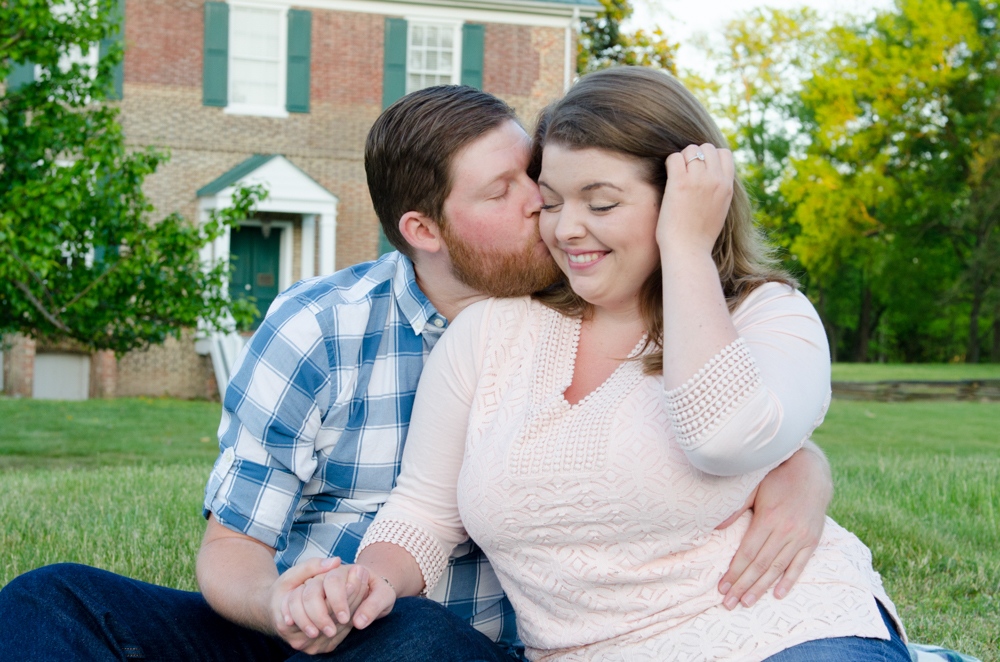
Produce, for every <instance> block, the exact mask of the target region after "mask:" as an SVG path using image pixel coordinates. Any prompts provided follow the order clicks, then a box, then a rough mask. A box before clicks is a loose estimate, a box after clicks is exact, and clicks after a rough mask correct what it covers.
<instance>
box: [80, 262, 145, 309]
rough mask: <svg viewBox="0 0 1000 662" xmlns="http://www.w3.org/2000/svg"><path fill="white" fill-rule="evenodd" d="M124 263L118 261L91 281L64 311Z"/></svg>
mask: <svg viewBox="0 0 1000 662" xmlns="http://www.w3.org/2000/svg"><path fill="white" fill-rule="evenodd" d="M122 262H123V260H118V261H117V262H115V263H114V264H113V265H112V266H111V268H110V269H108V270H107V271H105V272H104V273H103V274H101V275H100V276H98V277H97V278H95V279H94V280H92V281H90V285H87V287H85V288H83V290H81V291H80V293H79V294H77V295H76V296H75V297H73V298H72V299H70V300H69V303H67V304H65V305H64V306H63V307H62V310H63V311H64V312H65V310H66V309H67V308H69V307H70V306H72V305H73V304H74V303H76V302H77V301H79V300H80V299H81V298H82V297H83V295H85V294H86V293H87V292H89V291H90V289H91V288H92V287H94V285H97V284H98V283H100V282H101V280H102V279H103V278H104V277H105V276H107V275H108V274H110V273H111V272H112V271H114V270H115V269H117V268H118V265H120V264H121V263H122ZM161 262H162V260H161Z"/></svg>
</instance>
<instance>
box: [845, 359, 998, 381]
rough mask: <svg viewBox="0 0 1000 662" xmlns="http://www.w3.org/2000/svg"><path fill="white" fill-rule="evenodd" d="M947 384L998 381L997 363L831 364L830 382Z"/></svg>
mask: <svg viewBox="0 0 1000 662" xmlns="http://www.w3.org/2000/svg"><path fill="white" fill-rule="evenodd" d="M894 379H898V380H913V381H923V382H937V381H941V382H950V381H961V380H965V379H1000V363H975V364H972V365H969V364H967V363H834V364H833V380H834V381H839V382H881V381H889V380H894Z"/></svg>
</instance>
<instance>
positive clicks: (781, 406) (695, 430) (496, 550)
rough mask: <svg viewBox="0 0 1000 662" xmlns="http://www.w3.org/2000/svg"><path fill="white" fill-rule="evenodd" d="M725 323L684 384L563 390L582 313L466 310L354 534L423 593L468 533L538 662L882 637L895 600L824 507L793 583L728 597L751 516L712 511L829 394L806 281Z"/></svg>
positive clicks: (627, 378) (714, 655)
mask: <svg viewBox="0 0 1000 662" xmlns="http://www.w3.org/2000/svg"><path fill="white" fill-rule="evenodd" d="M733 321H734V323H735V326H736V328H737V330H738V332H739V334H740V339H739V340H737V341H736V342H734V343H733V344H732V345H730V346H729V347H727V348H726V350H725V351H723V352H722V353H721V354H720V355H718V356H716V357H715V358H714V359H712V360H711V361H710V362H709V363H708V364H707V365H706V366H705V367H704V369H702V370H701V371H699V373H698V374H697V375H695V376H693V377H692V378H691V379H690V380H689V381H688V382H687V383H686V384H684V385H683V386H682V387H680V388H678V389H676V390H674V391H670V392H666V393H665V392H664V390H663V386H662V378H661V377H659V376H645V375H643V373H642V365H641V363H640V362H638V361H626V362H624V363H622V364H621V366H620V367H619V368H618V369H617V370H616V371H615V372H614V373H613V374H612V375H611V376H610V377H609V378H608V380H607V381H606V382H605V383H604V384H603V385H601V386H600V387H599V388H598V389H597V390H595V391H594V392H593V393H591V394H590V395H589V396H587V397H586V398H585V399H584V400H582V401H581V402H579V403H577V404H576V405H570V404H569V403H568V402H567V401H566V400H565V398H563V395H562V394H563V392H564V391H565V389H566V388H567V387H568V386H569V384H570V382H571V381H572V376H573V369H574V361H575V356H576V344H577V339H578V337H579V328H580V324H579V321H578V320H575V319H572V318H568V317H564V316H562V315H560V314H558V313H555V312H553V311H552V310H550V309H548V308H545V307H544V306H542V305H541V304H539V303H537V302H534V301H531V300H528V299H514V300H493V301H488V302H482V303H480V304H476V305H474V306H472V307H470V308H469V309H467V310H466V311H465V312H463V313H462V314H461V315H459V316H458V318H457V319H456V320H455V322H454V323H453V325H452V328H451V329H449V331H448V332H447V333H446V334H445V335H444V336H443V337H442V339H441V341H440V342H439V343H438V345H437V347H436V348H435V350H434V351H433V352H432V354H431V357H430V359H429V361H428V365H427V366H426V368H425V369H424V372H423V375H422V377H421V381H420V387H419V389H418V392H417V400H416V405H415V407H414V415H413V419H412V422H411V426H410V432H409V438H408V440H407V444H406V449H405V451H404V455H403V468H402V473H401V474H400V476H399V480H398V483H397V487H396V488H395V489H394V490H393V492H392V495H391V496H390V497H389V500H388V502H387V503H386V504H385V505H384V506H383V507H382V509H381V510H380V511H379V513H378V516H377V517H376V519H375V522H374V523H373V524H372V526H371V527H370V528H369V529H368V533H367V535H366V536H365V538H364V540H363V541H362V548H364V547H365V546H367V545H369V544H371V543H373V542H377V541H383V542H392V543H395V544H397V545H400V546H401V547H403V548H404V549H407V550H408V551H409V552H410V553H411V554H412V555H413V556H414V558H415V559H416V560H417V562H418V564H419V566H420V569H421V572H422V573H423V575H424V580H425V582H426V584H427V587H428V591H429V590H431V589H433V587H434V585H435V583H436V582H437V580H438V578H439V577H440V575H441V571H442V569H443V567H444V563H445V561H446V559H447V557H448V554H449V553H450V551H451V549H452V548H453V546H454V545H456V544H457V543H460V542H463V541H464V540H466V539H467V537H468V536H471V537H472V539H473V540H475V541H476V542H477V543H478V544H479V545H480V546H481V547H482V548H483V549H484V550H485V551H486V554H487V555H488V556H489V559H490V561H491V563H492V564H493V567H494V569H495V570H496V572H497V575H498V577H499V578H500V582H501V584H502V585H503V588H504V590H505V591H506V592H507V595H508V597H509V598H510V600H511V602H512V604H513V605H514V609H515V611H516V613H517V622H518V629H519V634H520V636H521V639H522V640H523V641H524V643H525V644H526V645H527V646H528V650H527V655H528V658H529V659H531V660H560V661H566V662H568V661H570V660H618V659H621V660H626V659H627V660H657V661H660V660H691V661H694V660H746V661H756V660H763V659H764V658H766V657H768V656H770V655H773V654H774V653H776V652H778V651H780V650H783V649H785V648H788V647H790V646H793V645H795V644H799V643H802V642H805V641H809V640H813V639H819V638H825V637H841V636H862V637H876V638H882V639H887V638H888V632H887V630H886V627H885V625H884V624H883V622H882V619H881V618H880V616H879V612H878V609H877V606H876V602H875V599H876V598H878V600H880V601H881V602H882V603H883V604H884V605H885V606H886V607H887V609H889V611H890V612H891V613H893V615H895V608H894V606H893V605H892V603H891V601H890V600H889V598H888V597H887V596H886V594H885V592H884V590H883V588H882V583H881V579H880V578H879V576H878V574H877V573H876V572H875V571H874V570H873V569H872V566H871V554H870V553H869V551H868V549H867V548H866V547H865V546H864V545H863V544H862V543H861V541H859V540H858V539H857V538H856V537H855V536H853V535H852V534H850V533H849V532H847V531H845V530H844V529H843V528H841V527H840V526H838V525H837V524H836V523H835V522H833V521H832V520H828V521H827V526H826V531H825V533H824V536H823V540H822V542H821V544H820V547H819V549H818V550H817V552H816V554H815V556H814V557H813V558H812V560H810V562H809V565H808V566H807V568H806V570H805V572H804V573H803V575H802V578H801V579H800V580H799V582H798V584H797V585H796V586H795V588H794V589H793V590H792V591H791V592H790V593H789V595H788V596H787V597H786V598H785V599H783V600H777V599H775V598H774V596H773V595H772V594H771V592H768V593H767V594H765V595H764V596H763V597H762V598H761V599H760V600H759V601H758V602H757V603H756V604H755V605H754V606H753V607H752V608H744V607H742V606H741V607H738V608H737V609H736V610H734V611H728V610H726V609H725V608H724V607H723V606H722V598H723V596H722V595H721V594H720V593H719V592H718V590H717V589H716V586H717V584H718V582H719V581H720V579H721V577H722V575H723V574H724V573H725V571H726V569H727V568H728V565H729V562H730V561H731V559H732V557H733V554H734V553H735V551H736V549H737V547H738V546H739V542H740V540H741V538H742V536H743V533H744V532H745V531H746V529H747V526H748V523H749V519H750V518H749V515H744V516H743V517H742V518H741V519H740V520H739V521H738V522H737V523H736V524H734V525H733V526H731V527H729V528H728V529H725V530H723V531H717V530H715V527H716V526H717V525H718V524H719V523H721V522H722V521H723V520H725V519H726V518H727V517H728V516H729V515H730V514H731V513H733V512H735V511H736V510H737V509H738V508H739V507H740V506H741V504H742V503H743V502H744V501H745V500H746V498H747V497H748V495H749V493H750V492H751V491H752V490H753V488H754V487H755V486H756V485H757V483H758V482H760V480H761V479H762V478H763V476H764V475H765V474H766V473H767V471H768V470H769V469H770V468H772V467H774V466H776V464H777V463H779V462H781V461H783V460H784V459H785V458H787V457H788V456H789V455H790V454H791V453H793V452H794V451H795V450H796V449H798V448H799V447H800V445H801V444H802V442H803V441H804V440H805V439H806V438H808V436H809V435H810V434H811V433H812V431H813V429H815V427H816V426H817V425H818V424H819V423H820V422H821V421H822V419H823V416H824V414H825V412H826V407H827V405H828V403H829V392H830V386H829V382H830V366H829V354H828V348H827V343H826V336H825V334H824V332H823V328H822V324H821V323H820V321H819V318H818V317H817V315H816V312H815V310H814V309H813V308H812V306H811V305H810V303H809V301H808V300H807V299H806V298H805V297H804V296H802V295H801V294H799V293H798V292H795V291H793V290H792V289H790V288H788V287H787V286H784V285H780V284H768V285H765V286H763V287H761V288H759V289H758V290H756V291H755V292H754V293H753V294H752V295H751V296H750V297H749V298H748V299H747V300H746V301H745V302H744V303H743V304H742V305H741V306H740V307H739V308H738V309H737V310H736V312H735V313H734V315H733ZM456 486H457V487H456Z"/></svg>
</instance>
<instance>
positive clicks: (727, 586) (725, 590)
mask: <svg viewBox="0 0 1000 662" xmlns="http://www.w3.org/2000/svg"><path fill="white" fill-rule="evenodd" d="M732 587H733V585H732V584H730V583H729V582H726V583H725V584H723V585H722V586H720V587H719V593H721V594H722V595H725V594H726V593H729V589H731V588H732Z"/></svg>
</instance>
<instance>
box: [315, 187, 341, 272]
mask: <svg viewBox="0 0 1000 662" xmlns="http://www.w3.org/2000/svg"><path fill="white" fill-rule="evenodd" d="M336 255H337V203H336V202H334V203H333V209H332V213H331V212H327V213H323V214H320V216H319V274H318V275H320V276H329V275H330V274H332V273H333V272H334V271H336V268H337V267H336V264H335V261H336Z"/></svg>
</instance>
